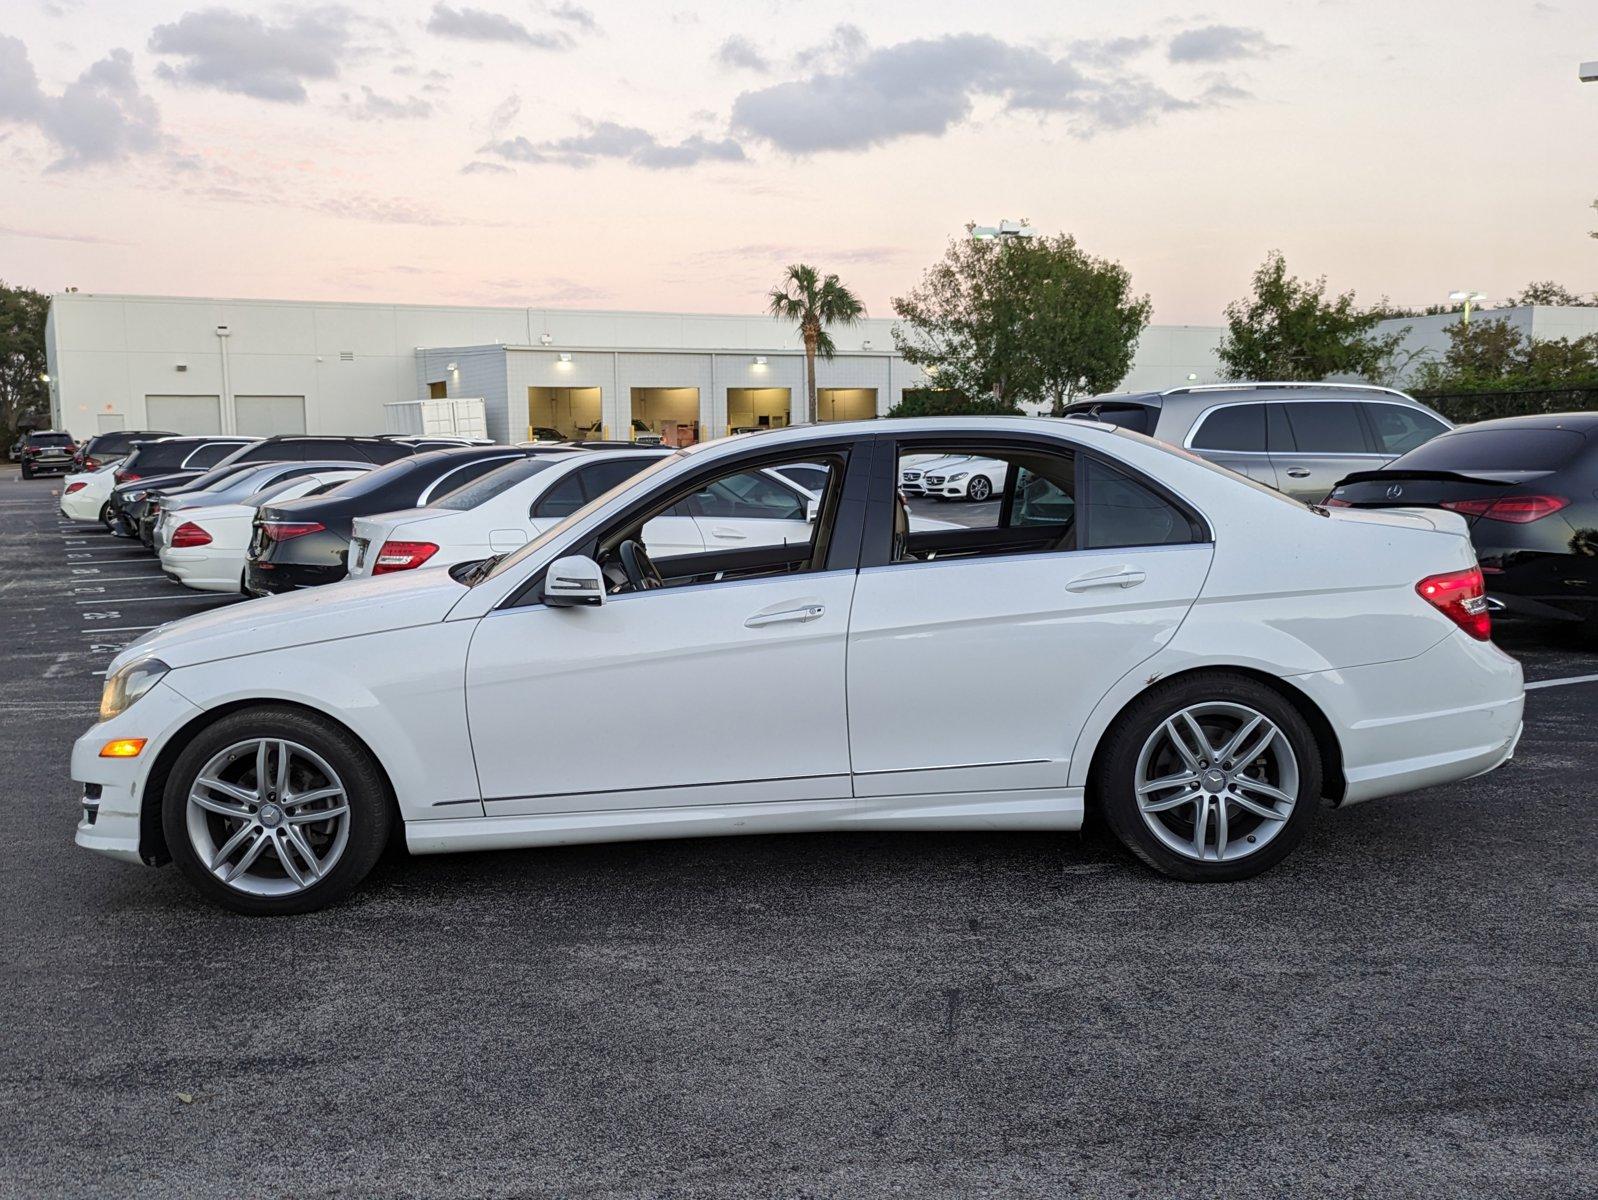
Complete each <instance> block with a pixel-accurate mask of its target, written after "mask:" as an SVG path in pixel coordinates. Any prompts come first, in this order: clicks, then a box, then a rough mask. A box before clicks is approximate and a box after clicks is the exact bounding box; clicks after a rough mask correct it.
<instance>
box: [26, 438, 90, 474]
mask: <svg viewBox="0 0 1598 1200" xmlns="http://www.w3.org/2000/svg"><path fill="white" fill-rule="evenodd" d="M18 449H19V451H20V455H19V457H20V460H21V462H22V477H23V478H24V479H32V478H34V477H35V476H38V475H65V474H66V473H67V472H68V471H70V470H72V456H73V455H74V454H76V453H77V449H78V447H77V443H75V442H74V441H73V440H72V435H71V434H70V433H63V432H62V431H60V430H57V429H35V430H34V431H33V432H32V433H30V434H27V435H26V436H24V437H22V438H21V439H19V440H18Z"/></svg>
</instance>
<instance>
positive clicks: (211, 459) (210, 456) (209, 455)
mask: <svg viewBox="0 0 1598 1200" xmlns="http://www.w3.org/2000/svg"><path fill="white" fill-rule="evenodd" d="M238 448H239V444H238V443H237V442H212V443H211V444H210V445H209V446H201V447H200V448H199V449H198V450H196V451H195V452H194V453H193V454H191V455H189V457H188V458H187V459H186V460H185V461H184V463H183V466H184V467H185V468H186V469H191V470H198V469H201V468H204V467H214V466H216V464H217V463H219V462H221V461H222V460H223V459H224V458H226V457H227V456H228V455H230V454H232V453H233V452H234V451H235V450H237V449H238Z"/></svg>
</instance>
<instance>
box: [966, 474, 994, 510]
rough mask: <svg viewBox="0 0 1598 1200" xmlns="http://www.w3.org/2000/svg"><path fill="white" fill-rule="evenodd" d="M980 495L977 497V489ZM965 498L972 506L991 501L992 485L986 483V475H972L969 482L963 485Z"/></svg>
mask: <svg viewBox="0 0 1598 1200" xmlns="http://www.w3.org/2000/svg"><path fill="white" fill-rule="evenodd" d="M979 488H980V489H981V494H980V495H978V494H977V493H978V489H979ZM965 498H966V499H967V500H969V501H970V502H971V503H972V504H982V503H984V502H986V501H988V500H991V499H993V485H992V484H991V483H989V482H988V477H987V476H986V475H973V476H972V477H971V482H970V483H968V484H966V485H965Z"/></svg>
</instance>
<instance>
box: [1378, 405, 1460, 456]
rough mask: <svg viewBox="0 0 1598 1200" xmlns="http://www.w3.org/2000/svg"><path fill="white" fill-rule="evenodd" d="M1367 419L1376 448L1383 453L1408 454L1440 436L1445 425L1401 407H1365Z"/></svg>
mask: <svg viewBox="0 0 1598 1200" xmlns="http://www.w3.org/2000/svg"><path fill="white" fill-rule="evenodd" d="M1360 407H1361V408H1362V409H1364V410H1365V419H1366V420H1367V421H1368V422H1370V427H1371V433H1372V434H1373V435H1374V436H1375V438H1376V449H1377V450H1378V451H1380V452H1381V453H1383V454H1406V453H1408V452H1409V451H1411V450H1413V449H1414V448H1415V447H1416V446H1420V445H1423V444H1424V443H1426V442H1429V441H1431V440H1432V438H1434V437H1436V436H1437V435H1438V434H1440V433H1447V432H1448V426H1446V425H1444V424H1443V423H1442V422H1441V421H1439V420H1438V419H1437V418H1436V417H1434V416H1432V415H1431V414H1430V413H1426V412H1422V411H1421V410H1420V409H1418V408H1407V407H1405V406H1404V405H1402V404H1362V405H1360Z"/></svg>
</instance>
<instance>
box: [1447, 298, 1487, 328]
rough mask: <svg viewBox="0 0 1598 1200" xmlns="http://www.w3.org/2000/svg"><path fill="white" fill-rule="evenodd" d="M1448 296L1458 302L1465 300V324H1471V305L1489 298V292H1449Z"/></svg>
mask: <svg viewBox="0 0 1598 1200" xmlns="http://www.w3.org/2000/svg"><path fill="white" fill-rule="evenodd" d="M1448 298H1449V299H1450V300H1452V301H1454V302H1455V303H1458V302H1459V301H1461V300H1463V301H1464V302H1465V324H1467V325H1469V324H1470V306H1471V305H1472V304H1479V303H1481V302H1482V301H1483V300H1485V299H1487V294H1486V293H1485V292H1449V293H1448Z"/></svg>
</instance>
